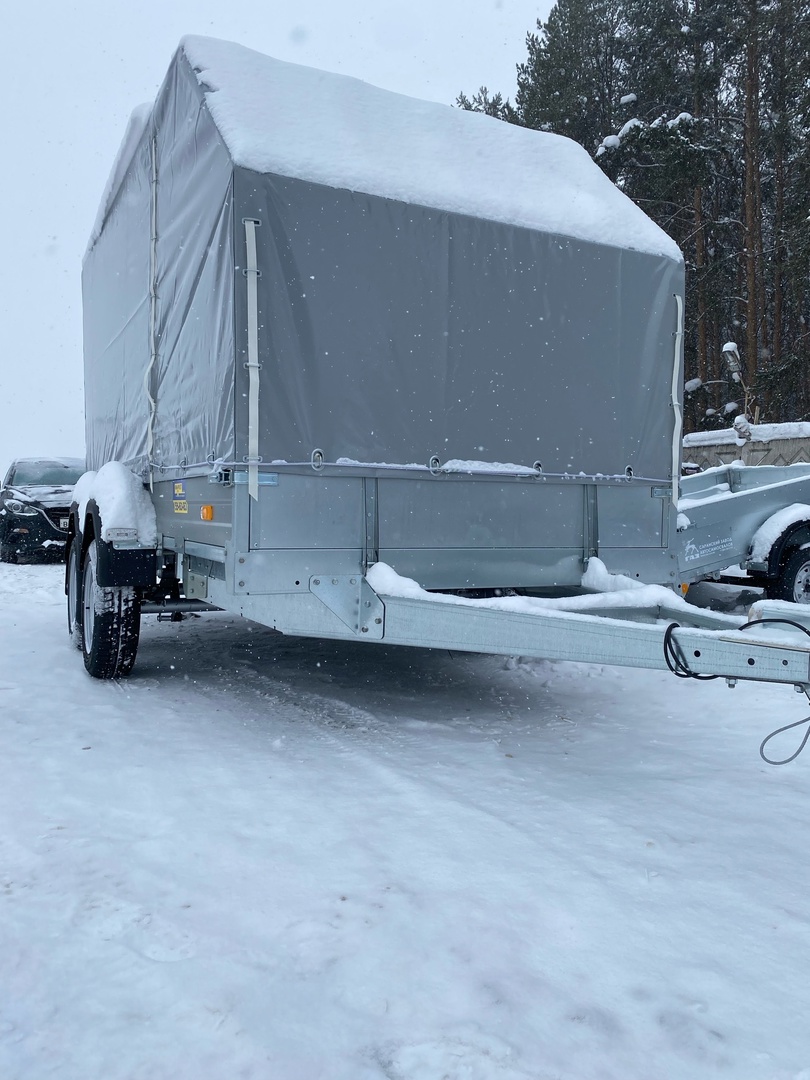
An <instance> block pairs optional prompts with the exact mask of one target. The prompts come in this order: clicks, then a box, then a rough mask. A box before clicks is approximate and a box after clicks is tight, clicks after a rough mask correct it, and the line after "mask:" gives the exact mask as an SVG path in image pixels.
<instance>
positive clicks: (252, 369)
mask: <svg viewBox="0 0 810 1080" xmlns="http://www.w3.org/2000/svg"><path fill="white" fill-rule="evenodd" d="M242 222H243V224H244V226H245V245H246V248H247V264H246V266H245V270H244V274H245V277H246V278H247V323H248V325H247V332H248V359H247V369H248V494H249V496H250V498H251V499H253V500H254V501H255V502H258V501H259V371H260V370H261V365H260V364H259V276H260V273H261V272H260V270H259V265H258V262H257V258H256V227H257V226H258V225H261V222H260V221H258V220H257V219H256V218H243V219H242Z"/></svg>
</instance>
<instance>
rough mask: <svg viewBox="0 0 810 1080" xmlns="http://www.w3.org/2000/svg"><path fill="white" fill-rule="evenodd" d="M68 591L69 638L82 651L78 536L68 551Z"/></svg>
mask: <svg viewBox="0 0 810 1080" xmlns="http://www.w3.org/2000/svg"><path fill="white" fill-rule="evenodd" d="M66 591H67V624H68V637H69V638H70V640H71V641H72V642H73V644H74V645H75V646H76V648H77V649H80V648H81V647H82V626H81V622H80V621H79V603H80V601H81V595H82V583H81V572H80V549H79V538H78V536H74V538H73V540H72V541H71V544H70V548H69V550H68V561H67V590H66Z"/></svg>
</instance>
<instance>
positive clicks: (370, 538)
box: [363, 476, 380, 574]
mask: <svg viewBox="0 0 810 1080" xmlns="http://www.w3.org/2000/svg"><path fill="white" fill-rule="evenodd" d="M378 491H379V488H378V481H377V478H376V477H374V476H364V477H363V512H364V518H365V538H364V543H363V573H364V574H365V573H366V572H367V571H368V568H369V567H370V566H373V565H374V563H375V562H378V561H379V558H380V553H379V547H380V519H379V514H378V509H377V495H378Z"/></svg>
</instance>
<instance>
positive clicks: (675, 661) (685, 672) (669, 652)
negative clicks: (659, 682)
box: [664, 619, 810, 765]
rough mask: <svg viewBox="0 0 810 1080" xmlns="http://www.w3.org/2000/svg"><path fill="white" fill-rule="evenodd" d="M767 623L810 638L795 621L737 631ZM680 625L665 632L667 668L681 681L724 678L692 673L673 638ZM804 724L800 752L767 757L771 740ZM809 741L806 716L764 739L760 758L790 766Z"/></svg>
mask: <svg viewBox="0 0 810 1080" xmlns="http://www.w3.org/2000/svg"><path fill="white" fill-rule="evenodd" d="M765 623H779V624H781V625H782V626H792V627H794V628H795V629H796V630H801V632H802V633H803V634H806V635H807V636H808V637H810V630H808V629H807V627H806V626H802V624H801V623H797V622H794V621H793V619H752V620H751V621H750V622H747V623H743V625H742V626H738V627H737V629H738V630H748V629H750V628H751V627H752V626H762V625H764V624H765ZM680 625H681V624H680V623H676V622H673V623H670V624H669V626H668V627H667V628H666V631H665V632H664V659H665V660H666V662H667V667H668V668H669V670H670V671H671V672H672V674H673V675H677V677H678V678H679V679H698V680H700V681H708V680H709V679H719V678H722V676H720V675H699V674H698V673H697V672H695V671H692V669H691V668H690V667H689V664H688V662H687V660H686V657H685V656H684V653H683V651H682V649H681V648H680V646H679V645H678V643H677V642H676V641H675V640H674V638H673V637H672V632H673V630H677V628H678V627H679V626H680ZM802 724H807V725H808V728H807V731H805V733H804V738H803V739H802V741H801V742H800V743H799V748H798V750H796V752H795V753H793V754H791V755H790V757H786V758H783V759H782V760H781V761H777V760H776V759H774V758H769V757H766V755H765V747H766V746H767V745H768V743H769V742H770V741H771V739H773V738H775V737H776V736H777V735H781V734H782V732H783V731H790V729H791V728H795V727H801V726H802ZM808 739H810V716H806V717H805V718H804V719H803V720H796V721H794V722H793V723H792V724H785V726H784V727H780V728H777V729H776V730H775V731H772V732H771V733H770V735H768V736H767V737H766V738H764V739H763V740H762V742H761V743H760V746H759V756H760V757H761V758H762V760H763V761H764V762H766V763H767V764H768V765H788V764H790V762H791V761H795V760H796V758H797V757H798V756H799V754H801V752H802V750H804V748H805V746H806V745H807V742H808Z"/></svg>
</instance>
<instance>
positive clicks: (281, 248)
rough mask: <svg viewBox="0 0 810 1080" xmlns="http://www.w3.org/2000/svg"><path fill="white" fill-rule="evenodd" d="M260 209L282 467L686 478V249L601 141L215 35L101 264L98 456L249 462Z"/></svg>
mask: <svg viewBox="0 0 810 1080" xmlns="http://www.w3.org/2000/svg"><path fill="white" fill-rule="evenodd" d="M153 191H154V192H156V201H155V205H154V208H153V204H152V197H153ZM245 218H250V219H255V220H257V221H259V222H260V223H261V225H260V227H259V228H257V230H256V238H257V249H258V265H259V269H260V271H261V277H260V278H259V283H258V299H259V318H258V342H259V361H260V363H261V373H260V389H259V429H260V430H259V453H260V455H261V457H262V459H263V460H264V461H265V462H267V461H272V460H278V459H283V460H286V461H302V460H308V459H309V457H310V454H311V453H312V451H313V449H315V448H319V449H321V450H322V451H323V452H324V456H325V458H326V460H327V461H337V460H338V459H340V458H347V459H352V460H355V461H361V462H385V463H389V464H405V463H411V462H413V463H420V464H426V463H427V462H428V461H429V459H430V458H431V457H433V456H434V455H436V456H438V457H439V459H440V460H441V461H445V460H448V459H462V460H475V461H486V462H509V463H516V464H520V465H531V464H532V463H534V462H535V461H540V462H541V463H542V465H543V467H544V468H545V469H546V470H547V471H549V472H566V471H568V472H575V473H576V472H580V471H581V472H585V473H589V474H591V473H605V474H614V473H619V472H623V471H624V470H625V468H626V467H627V466H630V467H632V468H633V470H634V471H635V473H636V474H637V475H644V476H650V477H661V478H665V477H667V476H669V475H670V472H671V468H672V443H673V423H674V417H673V410H672V409H671V407H670V402H671V396H672V383H673V366H674V364H675V360H676V356H675V351H676V338H675V332H676V329H677V308H676V301H675V296H676V295H678V296H682V294H683V264H682V260H681V256H680V252H679V251H678V249H677V247H675V245H674V244H673V243H672V241H671V240H669V238H668V237H666V235H665V234H664V233H662V232H661V231H660V230H659V229H657V227H656V226H655V225H653V224H652V222H650V221H649V219H647V218H646V216H645V215H644V214H643V213H642V212H641V211H640V210H639V209H638V208H637V207H635V206H634V205H633V204H632V203H631V202H630V201H629V200H628V199H626V198H625V197H624V196H623V195H622V194H621V193H620V192H619V191H618V190H617V189H616V188H615V187H614V186H613V185H612V184H611V183H610V182H609V181H608V180H607V178H606V177H605V176H604V175H603V174H602V173H601V170H600V169H599V168H598V166H597V165H595V164H594V163H593V162H592V161H591V160H590V159H589V157H588V155H587V154H586V153H585V151H584V150H582V149H581V148H580V147H578V146H576V145H575V144H574V143H572V142H570V141H569V140H567V139H562V138H560V137H558V136H554V135H548V134H545V133H540V132H532V131H527V130H526V129H522V128H517V127H514V126H511V125H507V124H504V123H502V122H500V121H497V120H494V119H492V118H490V117H485V116H481V115H479V114H473V113H467V112H463V111H461V110H457V109H452V108H449V107H447V106H442V105H438V104H433V103H429V102H422V101H416V100H412V99H409V98H405V97H402V96H400V95H397V94H391V93H388V92H386V91H383V90H378V89H377V88H375V87H371V86H368V85H367V84H364V83H361V82H359V81H357V80H354V79H349V78H346V77H343V76H337V75H328V74H326V73H323V72H318V71H314V70H310V69H307V68H302V67H299V66H297V65H291V64H285V63H281V62H279V61H275V60H271V59H269V58H267V57H264V56H261V55H259V54H257V53H254V52H252V51H250V50H247V49H244V48H242V47H240V46H237V45H231V44H227V43H224V42H218V41H214V40H211V39H206V38H196V37H194V38H186V39H184V41H183V42H182V43H181V47H180V49H179V50H178V52H177V54H176V56H175V58H174V60H173V62H172V65H171V67H170V69H169V72H168V74H167V76H166V79H165V81H164V83H163V86H162V88H161V90H160V92H159V94H158V97H157V100H156V102H155V104H154V106H153V107H152V108H151V110H149V111H144V110H141V111H140V112H139V113H138V114H137V115H136V117H135V118H134V120H133V123H132V124H131V126H130V129H129V131H128V134H127V137H126V139H125V141H124V145H123V146H122V149H121V152H120V154H119V158H118V160H117V162H116V164H115V167H114V169H113V173H112V176H111V179H110V183H109V185H108V190H107V192H106V193H105V196H104V200H103V202H102V206H101V210H100V213H99V219H98V222H97V225H96V228H95V230H94V232H93V236H92V238H91V241H90V245H89V247H88V252H87V255H86V257H85V263H84V271H83V292H84V323H85V368H86V403H87V447H88V467H91V468H98V467H99V466H100V465H102V464H103V463H104V462H105V461H109V460H111V459H117V460H122V461H125V462H127V463H129V464H130V465H133V466H135V467H136V468H138V469H140V470H141V471H143V472H145V471H146V466H147V461H148V458H149V456H150V450H149V447H150V440H151V458H152V460H153V461H154V462H156V463H159V464H163V465H167V466H175V465H179V464H180V463H187V464H189V465H192V466H194V465H196V464H197V463H205V462H206V461H209V460H213V459H220V460H226V461H232V460H237V461H241V460H243V459H244V458H245V457H246V456H247V453H248V379H247V372H246V370H245V366H244V365H245V361H246V359H247V321H248V315H247V277H246V275H245V274H244V273H243V270H244V269H245V259H246V247H245V227H244V224H243V221H244V219H245ZM153 227H154V232H155V243H154V247H153V245H152V239H151V233H152V229H153ZM152 293H154V300H152V299H151V294H152ZM153 319H154V326H153V325H152V321H153ZM153 346H154V348H153ZM153 352H154V354H155V355H154V358H153V359H152V354H153ZM150 397H151V399H152V400H153V401H154V403H155V405H154V415H152V413H153V409H152V407H151V406H150ZM202 467H204V466H201V468H202Z"/></svg>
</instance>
